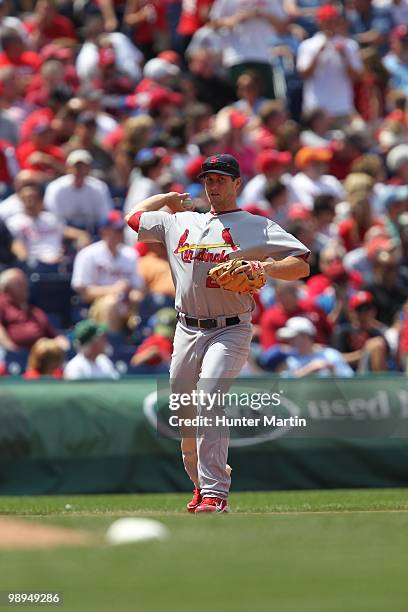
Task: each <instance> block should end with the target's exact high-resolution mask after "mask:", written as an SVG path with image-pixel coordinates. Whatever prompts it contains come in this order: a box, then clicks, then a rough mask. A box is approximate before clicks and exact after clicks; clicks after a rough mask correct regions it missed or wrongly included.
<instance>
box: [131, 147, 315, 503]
mask: <svg viewBox="0 0 408 612" xmlns="http://www.w3.org/2000/svg"><path fill="white" fill-rule="evenodd" d="M200 178H202V180H203V182H204V186H205V191H206V195H207V198H208V200H209V202H210V205H211V210H210V212H208V213H205V214H202V213H196V212H194V211H193V210H192V202H191V200H190V199H189V197H188V193H182V194H179V193H175V192H171V193H166V194H160V195H155V196H152V197H150V198H148V199H146V200H144V201H143V202H140V203H138V204H137V205H136V206H135V207H134V208H133V210H132V211H131V212H130V213H129V214H128V215H127V216H126V221H127V223H128V225H129V226H130V227H131V228H132V229H133V230H134V231H135V232H137V234H138V240H140V241H143V242H162V243H163V244H164V245H165V247H166V250H167V256H168V260H169V263H170V268H171V272H172V276H173V280H174V284H175V287H176V299H175V307H176V310H177V312H178V315H177V318H178V324H177V328H176V333H175V337H174V350H173V355H172V361H171V366H170V384H171V390H172V393H190V394H191V392H192V391H193V390H196V391H200V389H205V393H214V394H216V393H219V392H221V393H222V392H227V391H228V388H229V387H230V385H231V383H232V380H233V379H234V378H235V377H237V376H238V375H239V373H240V371H241V369H242V367H243V365H244V364H245V363H246V361H247V357H248V354H249V349H250V342H251V337H252V328H251V311H252V309H253V307H254V301H253V298H252V295H251V292H246V293H242V292H240V291H238V290H237V291H235V290H231V291H230V290H227V289H228V287H225V285H224V284H223V283H222V280H223V276H224V277H225V276H229V277H230V278H234V279H236V278H237V277H236V276H235V274H241V275H243V274H244V275H246V276H245V278H249V277H250V276H251V274H252V273H253V272H254V271H257V274H258V275H259V273H261V274H262V275H263V276H264V277H265V276H268V277H271V278H277V279H283V280H292V281H293V280H297V279H299V278H302V277H305V276H307V275H308V274H309V265H308V263H307V259H308V257H309V255H310V252H309V250H308V249H307V248H306V247H305V246H304V245H303V244H302V243H301V242H299V241H298V240H297V239H296V238H294V237H293V236H292V235H290V234H288V233H287V232H285V231H284V230H283V229H282V228H281V227H280V226H279V225H277V224H276V223H274V222H273V221H271V220H270V219H267V218H265V217H261V216H257V215H252V214H251V213H248V212H246V211H243V210H241V209H240V208H238V206H237V194H238V192H239V189H240V185H241V179H240V168H239V164H238V162H237V160H236V159H235V158H234V157H233V156H231V155H225V154H223V155H221V154H218V155H214V156H212V157H209V158H208V159H206V161H205V162H204V163H203V165H202V169H201V174H200ZM163 207H166V208H167V210H170V211H171V212H167V211H165V210H161V209H162V208H163ZM231 259H239V260H241V259H243V260H244V261H242V262H240V263H239V262H235V263H237V265H238V267H237V270H236V271H234V272H232V273H230V274H224V275H221V276H218V277H215V276H212V275H211V273H210V274H209V272H210V270H211V269H214V268H215V267H217V264H218V265H220V264H222V263H229V264H231V261H230V260H231ZM233 263H234V262H233ZM224 287H225V288H224ZM186 410H187V412H188V407H187V409H186ZM196 411H197V407H195V406H194V405H192V406H191V413H196ZM198 411H199V412H200V407H198ZM212 411H213V416H214V417H215V416H216V415H218V414H223V408H222V406H217V405H215V406H214V407H213V408H212ZM181 436H182V443H181V448H182V455H183V462H184V467H185V469H186V471H187V474H188V475H189V477H190V479H191V480H192V482H193V483H194V491H193V498H192V500H191V501H190V502H189V503H188V504H187V510H188V511H189V512H195V513H199V512H228V510H229V508H228V493H229V488H230V483H231V478H230V470H229V469H228V467H229V466H228V465H227V457H228V444H229V432H228V428H227V427H221V426H220V427H202V428H201V427H198V428H197V429H196V430H194V435H191V433H190V434H189V433H188V432H183V430H182V431H181Z"/></svg>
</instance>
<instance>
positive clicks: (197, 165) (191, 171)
mask: <svg viewBox="0 0 408 612" xmlns="http://www.w3.org/2000/svg"><path fill="white" fill-rule="evenodd" d="M204 162H205V157H204V155H198V156H197V157H194V158H193V159H192V160H191V161H189V162H188V164H187V166H186V167H185V170H184V172H185V173H186V176H187V177H188V178H189V179H190V181H191V182H195V181H196V180H198V175H199V174H200V173H201V166H202V165H203V163H204Z"/></svg>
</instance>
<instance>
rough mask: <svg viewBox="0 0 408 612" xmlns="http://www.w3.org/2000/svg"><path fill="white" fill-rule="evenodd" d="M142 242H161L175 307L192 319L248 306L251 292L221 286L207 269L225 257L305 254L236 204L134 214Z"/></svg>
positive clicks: (282, 233) (236, 311)
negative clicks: (229, 208) (225, 209)
mask: <svg viewBox="0 0 408 612" xmlns="http://www.w3.org/2000/svg"><path fill="white" fill-rule="evenodd" d="M129 223H130V225H131V227H133V228H134V229H135V231H137V233H138V240H140V241H142V242H162V243H163V244H164V245H165V246H166V249H167V256H168V260H169V263H170V269H171V273H172V277H173V281H174V285H175V287H176V301H175V306H176V309H177V310H178V311H181V312H183V313H184V314H186V315H189V316H192V317H197V318H207V317H209V318H215V317H219V316H233V315H237V314H244V313H249V312H251V311H252V309H253V306H254V302H253V299H252V297H251V296H250V295H245V294H239V293H234V292H229V291H225V290H224V289H221V288H220V287H219V286H218V285H217V284H216V282H215V281H213V280H212V279H211V278H209V277H208V271H209V270H210V269H211V268H212V267H214V266H215V265H217V263H222V262H224V261H227V260H228V259H230V258H240V257H245V258H247V259H251V260H254V259H257V260H261V261H262V260H265V259H267V258H268V257H272V258H274V259H278V260H280V259H284V258H285V257H288V256H289V255H295V256H296V255H297V256H307V255H308V254H309V249H307V248H306V247H305V246H304V245H303V244H302V243H301V242H299V240H297V239H296V238H294V237H293V236H292V235H291V234H288V233H287V232H285V230H283V229H282V228H281V227H280V226H279V225H277V224H276V223H274V222H273V221H271V220H269V219H266V218H265V217H260V216H258V215H252V214H251V213H248V212H246V211H244V210H241V209H239V208H238V209H236V210H233V211H230V212H224V213H218V214H217V213H211V212H209V213H205V214H201V213H196V212H182V213H176V214H174V215H172V214H169V213H167V212H164V211H158V212H143V213H136V214H135V215H133V216H132V217H131V219H130V221H129Z"/></svg>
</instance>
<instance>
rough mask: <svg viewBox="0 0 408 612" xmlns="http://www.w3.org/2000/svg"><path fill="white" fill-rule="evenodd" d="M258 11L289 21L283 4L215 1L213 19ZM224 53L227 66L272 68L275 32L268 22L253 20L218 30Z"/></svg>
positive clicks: (261, 0) (251, 0)
mask: <svg viewBox="0 0 408 612" xmlns="http://www.w3.org/2000/svg"><path fill="white" fill-rule="evenodd" d="M254 9H258V10H259V11H262V12H263V13H266V14H269V15H272V16H273V17H276V18H277V19H281V20H283V19H285V17H286V12H285V10H284V9H283V6H282V2H281V1H279V0H215V2H214V4H213V6H212V9H211V13H210V19H211V20H213V19H219V18H220V17H229V16H231V15H236V14H237V13H239V12H245V11H253V10H254ZM217 33H218V35H219V37H220V39H221V46H222V49H223V51H224V53H223V57H224V65H225V66H228V67H229V66H235V65H236V64H241V63H243V62H260V63H262V64H269V63H270V62H271V60H272V51H271V47H272V45H271V38H272V36H273V35H274V34H275V29H274V28H273V26H272V25H271V24H270V23H269V22H268V21H267V20H266V19H258V18H255V17H254V18H252V19H248V20H246V21H244V22H243V23H240V24H239V25H238V26H236V27H235V28H221V29H220V30H218V32H217Z"/></svg>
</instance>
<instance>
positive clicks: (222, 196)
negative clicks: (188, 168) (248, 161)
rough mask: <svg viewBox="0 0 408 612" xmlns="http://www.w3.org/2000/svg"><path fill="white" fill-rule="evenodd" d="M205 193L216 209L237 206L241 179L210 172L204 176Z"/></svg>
mask: <svg viewBox="0 0 408 612" xmlns="http://www.w3.org/2000/svg"><path fill="white" fill-rule="evenodd" d="M204 185H205V193H206V194H207V198H208V201H209V202H210V204H211V206H212V207H213V208H214V210H223V209H228V208H231V207H233V206H236V198H237V194H238V190H239V187H240V185H241V180H240V179H233V178H232V177H231V176H226V175H224V174H217V173H216V172H209V173H208V174H206V175H205V177H204Z"/></svg>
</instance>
